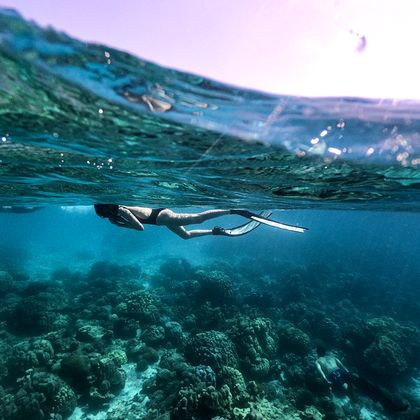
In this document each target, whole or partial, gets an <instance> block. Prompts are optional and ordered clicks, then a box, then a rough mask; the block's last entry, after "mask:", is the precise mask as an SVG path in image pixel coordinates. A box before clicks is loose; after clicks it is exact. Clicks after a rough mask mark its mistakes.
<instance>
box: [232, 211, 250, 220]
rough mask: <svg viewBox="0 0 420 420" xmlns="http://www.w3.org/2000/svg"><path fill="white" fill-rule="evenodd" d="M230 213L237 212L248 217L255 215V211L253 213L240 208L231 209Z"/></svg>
mask: <svg viewBox="0 0 420 420" xmlns="http://www.w3.org/2000/svg"><path fill="white" fill-rule="evenodd" d="M230 214H237V215H238V216H242V217H246V218H248V219H250V218H251V216H254V213H251V212H250V211H248V210H240V209H233V210H231V211H230Z"/></svg>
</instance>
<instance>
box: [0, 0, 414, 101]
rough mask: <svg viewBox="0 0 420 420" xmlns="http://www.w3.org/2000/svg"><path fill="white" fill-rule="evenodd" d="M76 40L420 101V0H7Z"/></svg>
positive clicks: (313, 90) (207, 72)
mask: <svg viewBox="0 0 420 420" xmlns="http://www.w3.org/2000/svg"><path fill="white" fill-rule="evenodd" d="M0 6H2V7H12V8H15V9H17V10H18V11H19V12H20V13H21V14H23V16H24V17H25V18H27V19H33V20H35V21H36V22H37V23H39V24H41V25H43V26H45V25H52V26H53V27H55V28H56V29H58V30H63V31H65V32H67V33H68V34H70V35H71V36H73V37H76V38H79V39H82V40H86V41H94V42H100V43H103V44H107V45H110V46H113V47H116V48H118V49H122V50H125V51H128V52H131V53H133V54H135V55H137V56H139V57H141V58H144V59H146V60H150V61H153V62H156V63H158V64H161V65H164V66H169V67H173V68H177V69H180V70H184V71H188V72H192V73H196V74H200V75H203V76H206V77H210V78H212V79H216V80H219V81H223V82H227V83H230V84H234V85H238V86H243V87H250V88H254V89H258V90H263V91H268V92H274V93H279V94H294V95H305V96H365V97H376V98H385V97H387V98H405V99H420V83H418V79H419V75H420V56H419V54H418V40H419V39H420V24H419V20H420V3H419V2H418V1H416V0H229V1H226V0H211V1H205V0H153V1H152V0H124V1H120V0H89V1H86V0H72V1H57V0H39V1H33V0H0Z"/></svg>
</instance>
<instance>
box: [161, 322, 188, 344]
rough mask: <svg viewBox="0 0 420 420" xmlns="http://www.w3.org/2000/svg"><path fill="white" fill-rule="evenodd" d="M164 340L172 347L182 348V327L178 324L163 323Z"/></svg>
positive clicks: (183, 338)
mask: <svg viewBox="0 0 420 420" xmlns="http://www.w3.org/2000/svg"><path fill="white" fill-rule="evenodd" d="M164 327H165V333H166V338H167V339H168V340H169V341H170V342H171V343H172V344H174V345H178V346H183V345H184V344H185V336H184V333H183V331H182V325H181V324H180V323H179V322H175V321H168V322H166V323H165V326H164Z"/></svg>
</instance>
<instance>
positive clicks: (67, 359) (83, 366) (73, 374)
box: [60, 353, 92, 392]
mask: <svg viewBox="0 0 420 420" xmlns="http://www.w3.org/2000/svg"><path fill="white" fill-rule="evenodd" d="M91 369H92V365H91V362H90V359H89V357H88V356H87V355H84V354H80V353H73V354H67V355H65V356H64V358H63V359H62V360H61V365H60V375H61V376H62V377H63V378H64V379H66V380H67V381H69V383H70V384H71V385H72V386H74V387H75V388H76V389H77V390H78V391H81V392H84V391H86V389H87V387H89V380H88V376H89V375H90V373H91Z"/></svg>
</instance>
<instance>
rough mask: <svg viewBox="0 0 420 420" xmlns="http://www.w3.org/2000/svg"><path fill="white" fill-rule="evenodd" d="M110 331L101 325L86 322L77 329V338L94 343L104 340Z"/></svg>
mask: <svg viewBox="0 0 420 420" xmlns="http://www.w3.org/2000/svg"><path fill="white" fill-rule="evenodd" d="M107 334H108V331H107V330H105V328H103V327H101V326H100V325H92V324H87V325H86V324H85V325H82V326H81V327H79V328H78V329H77V331H76V339H77V340H79V341H82V342H84V343H94V342H96V341H100V340H102V338H103V337H104V336H106V335H107Z"/></svg>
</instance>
